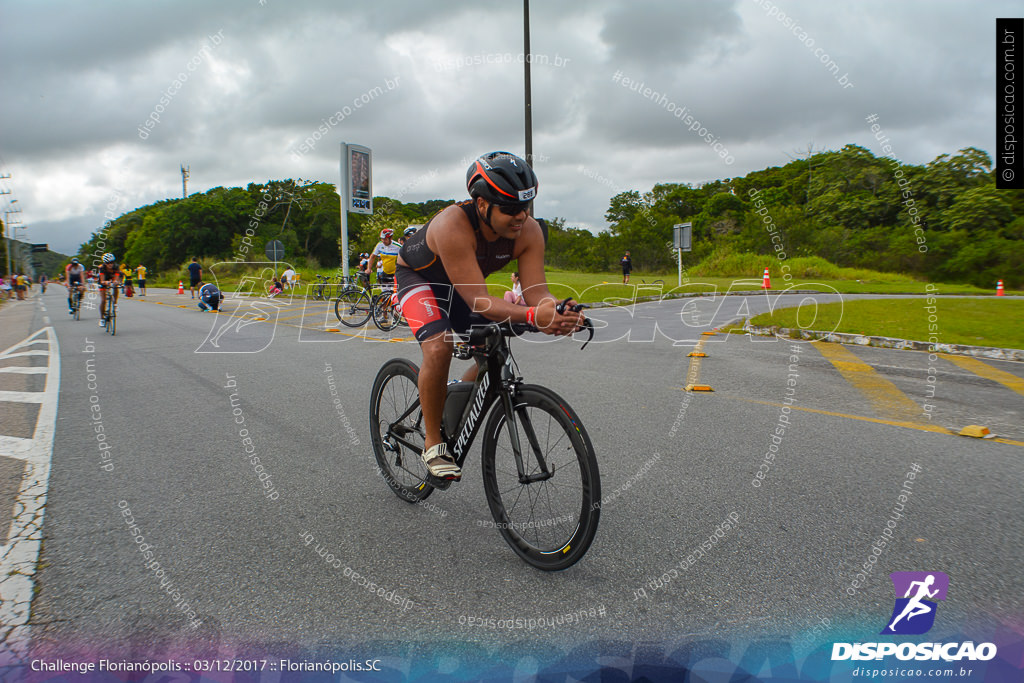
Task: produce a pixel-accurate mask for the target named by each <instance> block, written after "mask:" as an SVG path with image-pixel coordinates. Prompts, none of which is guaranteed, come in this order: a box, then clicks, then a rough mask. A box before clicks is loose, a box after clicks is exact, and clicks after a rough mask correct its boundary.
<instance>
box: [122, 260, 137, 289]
mask: <svg viewBox="0 0 1024 683" xmlns="http://www.w3.org/2000/svg"><path fill="white" fill-rule="evenodd" d="M120 270H121V281H122V282H124V288H125V291H128V290H129V289H130V288H131V286H132V275H134V273H132V269H131V268H129V267H128V264H127V263H122V264H121V268H120Z"/></svg>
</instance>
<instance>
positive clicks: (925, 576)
mask: <svg viewBox="0 0 1024 683" xmlns="http://www.w3.org/2000/svg"><path fill="white" fill-rule="evenodd" d="M889 578H891V579H892V585H893V587H894V588H895V589H896V605H895V606H894V607H893V608H892V616H891V617H889V625H888V626H886V627H885V628H884V629H882V631H881V633H882V634H890V633H895V634H899V635H904V636H913V635H920V634H922V633H927V632H928V631H929V630H930V629H931V627H932V625H933V624H934V623H935V611H936V610H937V609H938V605H937V603H936V602H935V601H936V600H945V599H946V591H948V590H949V577H948V576H946V575H945V574H943V573H942V572H893V573H892V574H889ZM900 596H902V597H900Z"/></svg>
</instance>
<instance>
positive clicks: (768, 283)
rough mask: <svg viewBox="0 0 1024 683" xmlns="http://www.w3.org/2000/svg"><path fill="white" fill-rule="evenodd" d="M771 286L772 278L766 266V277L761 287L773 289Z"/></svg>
mask: <svg viewBox="0 0 1024 683" xmlns="http://www.w3.org/2000/svg"><path fill="white" fill-rule="evenodd" d="M771 288H772V281H771V278H769V277H768V269H767V268H765V269H764V279H763V280H762V281H761V289H771Z"/></svg>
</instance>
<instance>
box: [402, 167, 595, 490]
mask: <svg viewBox="0 0 1024 683" xmlns="http://www.w3.org/2000/svg"><path fill="white" fill-rule="evenodd" d="M466 188H467V189H468V190H469V194H470V196H471V197H472V199H470V200H469V201H464V202H460V203H459V204H455V205H453V206H449V207H448V208H446V209H443V210H442V211H440V212H438V213H437V214H436V215H434V217H433V218H431V219H430V221H429V222H428V223H427V224H426V225H425V226H423V227H422V228H420V229H419V230H417V231H416V233H415V234H414V235H412V236H411V237H410V238H409V239H408V240H406V242H405V245H404V246H403V247H402V250H401V254H400V256H399V257H398V268H397V273H398V287H399V298H400V299H401V302H402V311H403V312H404V314H405V316H406V319H407V320H408V321H409V326H410V327H411V328H412V330H413V332H414V333H415V335H416V340H417V341H418V342H419V343H420V348H421V349H422V351H423V365H422V367H421V368H420V372H419V379H418V386H419V393H420V406H421V408H422V410H423V428H424V448H425V450H424V452H423V456H422V457H423V462H424V463H425V464H426V466H427V469H428V470H429V471H430V474H431V475H432V476H434V477H437V478H439V479H447V480H452V481H457V480H458V479H460V478H461V477H462V470H461V469H460V468H459V466H458V465H457V464H456V463H455V460H454V459H453V458H452V457H451V455H450V454H448V452H447V447H446V445H445V444H444V442H443V441H442V439H441V411H442V408H443V406H444V399H445V394H446V389H445V384H446V383H447V381H448V372H449V368H450V366H451V360H452V350H453V347H454V343H453V339H452V335H451V332H453V331H454V332H465V331H466V330H467V329H468V328H469V324H470V313H471V312H476V313H479V314H481V315H483V316H484V317H486V318H488V319H489V320H496V321H501V320H511V321H512V322H516V323H529V324H531V325H534V326H536V327H537V328H539V329H540V330H541V331H542V332H544V333H545V334H554V335H567V334H572V333H573V332H575V331H576V330H577V329H579V327H580V325H581V324H582V322H583V316H582V314H579V313H567V314H561V313H558V311H557V310H556V308H555V307H556V305H557V303H558V300H557V299H555V297H554V295H553V294H551V292H550V291H548V285H547V280H546V277H545V275H544V235H543V233H542V231H541V227H540V225H539V224H538V223H537V221H536V220H534V219H533V218H532V217H530V214H529V213H528V209H529V207H530V202H531V201H532V200H533V198H534V197H535V196H536V194H537V176H536V175H534V173H533V169H531V168H530V167H529V166H528V165H527V163H526V162H525V161H523V160H522V159H520V158H519V157H517V156H514V155H512V154H509V153H508V152H492V153H490V154H487V155H485V156H482V157H480V158H478V159H477V160H476V161H474V162H473V165H472V166H470V167H469V170H468V171H467V172H466ZM513 260H515V261H517V262H518V265H519V272H520V273H521V274H522V287H523V297H524V299H525V300H526V304H527V306H526V307H524V306H517V305H515V304H512V303H509V302H507V301H505V300H504V299H503V298H501V297H495V296H491V295H490V294H489V293H488V292H487V284H486V283H485V282H484V278H485V277H486V276H487V275H489V274H490V273H493V272H495V271H497V270H500V269H501V268H503V267H504V266H505V265H506V264H507V263H509V262H510V261H513ZM453 290H454V291H453ZM475 377H476V365H473V366H472V367H471V368H470V369H469V370H468V371H467V372H466V373H465V374H464V375H463V380H466V381H472V380H473V379H475Z"/></svg>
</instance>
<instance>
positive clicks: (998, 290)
mask: <svg viewBox="0 0 1024 683" xmlns="http://www.w3.org/2000/svg"><path fill="white" fill-rule="evenodd" d="M996 296H1005V295H1004V294H1003V281H1002V280H1000V281H999V282H997V283H996Z"/></svg>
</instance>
